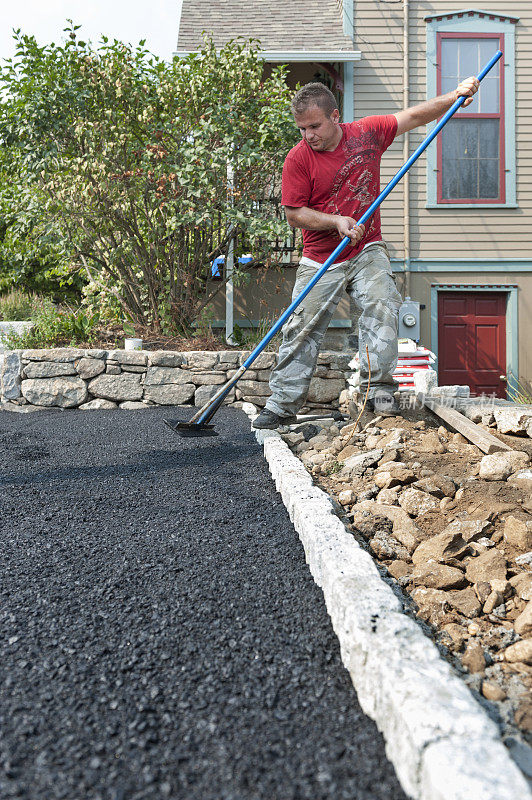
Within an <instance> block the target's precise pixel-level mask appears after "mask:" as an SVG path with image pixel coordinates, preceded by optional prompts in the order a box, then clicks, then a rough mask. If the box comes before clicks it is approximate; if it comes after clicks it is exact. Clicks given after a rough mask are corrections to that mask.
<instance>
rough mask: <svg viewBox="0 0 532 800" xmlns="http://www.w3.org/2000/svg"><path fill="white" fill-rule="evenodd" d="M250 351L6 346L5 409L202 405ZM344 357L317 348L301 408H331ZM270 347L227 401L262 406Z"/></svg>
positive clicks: (1, 394) (340, 386) (0, 388)
mask: <svg viewBox="0 0 532 800" xmlns="http://www.w3.org/2000/svg"><path fill="white" fill-rule="evenodd" d="M249 352H250V351H236V350H224V351H219V352H210V351H195V352H186V353H181V352H171V351H166V350H159V351H146V350H141V351H133V350H82V349H75V348H57V349H50V350H11V351H8V352H6V354H5V357H4V363H3V367H2V371H1V375H0V402H1V404H2V408H3V409H5V410H13V411H22V410H27V411H30V410H33V409H35V408H51V407H56V408H82V409H93V408H117V407H118V406H119V407H120V408H145V407H146V406H150V405H183V404H191V405H195V406H202V405H204V404H205V403H206V402H207V401H208V400H209V399H210V398H211V397H212V396H213V395H214V393H215V392H216V391H217V390H218V388H219V387H220V386H221V385H222V384H224V383H225V382H226V381H227V380H229V378H231V377H232V376H233V375H234V374H235V372H236V370H237V369H238V367H239V366H240V365H241V364H242V363H243V362H244V361H245V360H246V359H247V358H248V356H249ZM350 357H351V356H350V355H349V354H346V353H337V352H323V353H321V354H320V356H319V359H318V366H317V368H316V372H315V376H314V378H313V379H312V382H311V386H310V391H309V395H308V399H307V405H306V407H307V408H324V407H325V408H337V407H338V405H339V396H340V394H341V393H342V392H343V391H344V390H345V387H346V376H347V375H349V374H350V370H349V366H348V363H349V360H350ZM276 358H277V356H276V354H275V353H261V354H260V355H259V356H258V358H257V359H256V361H255V362H254V363H253V365H252V369H250V370H248V371H247V372H246V373H245V375H244V377H243V378H241V380H240V381H239V382H238V385H237V387H236V389H233V390H232V391H231V392H230V394H229V395H228V397H227V398H226V401H225V402H226V403H228V404H230V405H234V404H238V405H240V404H241V403H242V402H243V401H245V402H251V403H254V404H255V405H257V406H264V405H265V403H266V400H267V398H268V396H269V394H270V390H269V386H268V379H269V377H270V371H271V368H272V366H273V365H274V364H275V361H276Z"/></svg>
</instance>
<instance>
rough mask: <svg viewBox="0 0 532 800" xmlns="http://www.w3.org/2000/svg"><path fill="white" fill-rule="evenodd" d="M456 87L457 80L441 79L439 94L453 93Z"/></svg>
mask: <svg viewBox="0 0 532 800" xmlns="http://www.w3.org/2000/svg"><path fill="white" fill-rule="evenodd" d="M457 86H458V78H454V77H453V78H442V79H441V93H442V94H447V92H453V91H454V90H455V89H456V87H457Z"/></svg>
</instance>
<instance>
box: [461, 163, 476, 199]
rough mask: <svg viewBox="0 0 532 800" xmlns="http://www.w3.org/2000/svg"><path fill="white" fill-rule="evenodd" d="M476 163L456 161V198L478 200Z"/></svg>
mask: <svg viewBox="0 0 532 800" xmlns="http://www.w3.org/2000/svg"><path fill="white" fill-rule="evenodd" d="M477 165H478V162H477V160H476V159H475V160H474V161H473V160H472V159H468V158H459V159H458V177H459V185H460V189H459V194H458V198H468V199H471V200H476V199H477V198H478V167H477Z"/></svg>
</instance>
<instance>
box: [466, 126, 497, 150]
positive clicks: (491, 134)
mask: <svg viewBox="0 0 532 800" xmlns="http://www.w3.org/2000/svg"><path fill="white" fill-rule="evenodd" d="M464 122H465V120H464ZM476 123H477V125H478V132H479V137H480V154H479V155H480V157H481V158H497V159H498V158H499V120H498V119H479V120H476Z"/></svg>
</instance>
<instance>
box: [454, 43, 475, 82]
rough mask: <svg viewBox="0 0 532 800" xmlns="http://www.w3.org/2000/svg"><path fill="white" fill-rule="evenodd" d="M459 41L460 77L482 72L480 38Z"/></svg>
mask: <svg viewBox="0 0 532 800" xmlns="http://www.w3.org/2000/svg"><path fill="white" fill-rule="evenodd" d="M459 42H460V43H459V62H458V75H459V77H460V78H469V76H470V75H477V74H478V73H479V72H480V66H479V40H478V39H460V40H459Z"/></svg>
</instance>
